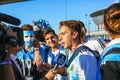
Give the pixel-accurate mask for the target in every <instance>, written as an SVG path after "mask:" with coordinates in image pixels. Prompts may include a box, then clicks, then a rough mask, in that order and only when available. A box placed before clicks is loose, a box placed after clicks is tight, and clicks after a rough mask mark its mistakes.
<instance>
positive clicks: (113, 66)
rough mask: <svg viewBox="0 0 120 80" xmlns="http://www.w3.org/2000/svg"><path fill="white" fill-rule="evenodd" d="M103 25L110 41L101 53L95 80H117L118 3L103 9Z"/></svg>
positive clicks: (119, 76)
mask: <svg viewBox="0 0 120 80" xmlns="http://www.w3.org/2000/svg"><path fill="white" fill-rule="evenodd" d="M103 27H104V30H105V31H106V32H107V33H108V35H109V38H110V40H111V41H110V42H109V43H108V45H107V46H106V47H105V50H104V51H103V53H102V55H101V58H100V61H99V65H98V70H97V72H98V73H97V80H119V79H120V3H114V4H112V5H110V6H109V7H108V8H106V9H105V10H104V21H103Z"/></svg>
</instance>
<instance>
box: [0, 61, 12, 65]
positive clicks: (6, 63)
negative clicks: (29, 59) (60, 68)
mask: <svg viewBox="0 0 120 80" xmlns="http://www.w3.org/2000/svg"><path fill="white" fill-rule="evenodd" d="M9 64H12V62H11V61H9V62H7V61H3V62H1V63H0V65H9Z"/></svg>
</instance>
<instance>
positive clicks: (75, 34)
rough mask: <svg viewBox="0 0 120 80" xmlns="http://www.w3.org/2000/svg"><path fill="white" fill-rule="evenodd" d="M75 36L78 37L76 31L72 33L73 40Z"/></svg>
mask: <svg viewBox="0 0 120 80" xmlns="http://www.w3.org/2000/svg"><path fill="white" fill-rule="evenodd" d="M77 36H78V32H77V31H74V32H73V38H74V39H75V38H77Z"/></svg>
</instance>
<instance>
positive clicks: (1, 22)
mask: <svg viewBox="0 0 120 80" xmlns="http://www.w3.org/2000/svg"><path fill="white" fill-rule="evenodd" d="M7 23H8V24H9V25H10V24H12V26H7V25H6V24H7ZM19 24H20V20H19V19H17V18H15V17H12V16H10V15H7V14H4V13H0V51H2V52H5V50H6V44H10V45H12V46H13V47H16V46H21V45H23V42H24V41H23V31H22V29H21V28H20V27H15V26H13V25H19ZM8 27H11V29H12V31H13V32H17V37H14V36H7V33H6V31H7V28H8Z"/></svg>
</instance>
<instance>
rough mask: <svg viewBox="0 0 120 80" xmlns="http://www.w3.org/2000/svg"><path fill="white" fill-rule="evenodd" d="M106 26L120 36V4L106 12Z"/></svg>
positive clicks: (110, 7)
mask: <svg viewBox="0 0 120 80" xmlns="http://www.w3.org/2000/svg"><path fill="white" fill-rule="evenodd" d="M104 24H105V25H106V27H107V28H108V30H109V31H110V32H111V33H113V34H120V3H115V4H112V5H111V6H109V7H108V8H107V9H105V11H104Z"/></svg>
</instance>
